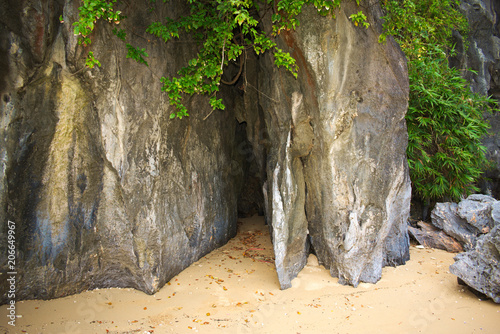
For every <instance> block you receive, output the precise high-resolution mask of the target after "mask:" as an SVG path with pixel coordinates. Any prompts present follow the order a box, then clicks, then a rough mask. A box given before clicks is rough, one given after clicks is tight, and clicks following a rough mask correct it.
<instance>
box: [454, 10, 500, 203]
mask: <svg viewBox="0 0 500 334" xmlns="http://www.w3.org/2000/svg"><path fill="white" fill-rule="evenodd" d="M460 8H461V10H462V12H463V13H464V14H465V15H466V17H467V20H468V21H469V25H470V35H469V38H468V40H467V41H465V40H464V37H462V36H460V35H459V34H458V33H456V32H455V33H454V34H453V37H454V42H455V44H456V49H457V51H458V52H457V56H456V57H455V58H453V59H452V60H451V65H453V66H455V67H457V68H461V69H464V70H465V69H472V70H473V71H475V73H472V72H465V76H466V78H467V79H468V80H469V82H470V83H471V89H472V91H474V92H476V93H480V94H483V95H491V96H493V97H495V98H496V99H497V100H498V99H500V30H499V25H498V22H499V18H500V16H499V14H500V2H498V1H497V0H461V1H460ZM464 43H467V44H468V48H467V52H464V50H465V48H464ZM485 118H486V119H487V120H488V121H489V122H490V125H491V129H490V130H489V135H488V136H486V137H485V138H484V139H483V144H484V146H485V147H486V148H487V157H488V159H490V160H492V161H493V162H495V163H496V167H494V168H492V169H490V170H488V171H486V173H485V174H484V179H483V180H481V182H480V186H481V192H483V193H489V194H491V195H493V197H495V198H497V199H499V198H500V135H499V134H500V114H499V113H496V114H494V115H485Z"/></svg>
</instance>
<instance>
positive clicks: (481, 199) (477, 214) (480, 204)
mask: <svg viewBox="0 0 500 334" xmlns="http://www.w3.org/2000/svg"><path fill="white" fill-rule="evenodd" d="M495 202H496V200H495V199H494V198H493V197H491V196H487V195H481V194H473V195H470V196H469V197H467V199H466V200H463V201H460V203H459V204H458V208H457V213H458V215H459V216H460V217H461V218H463V219H465V220H466V221H467V223H468V224H470V225H472V226H474V227H475V228H476V229H478V230H479V231H480V232H481V233H488V232H489V231H490V229H491V228H492V227H493V219H492V217H491V206H492V205H493V203H495Z"/></svg>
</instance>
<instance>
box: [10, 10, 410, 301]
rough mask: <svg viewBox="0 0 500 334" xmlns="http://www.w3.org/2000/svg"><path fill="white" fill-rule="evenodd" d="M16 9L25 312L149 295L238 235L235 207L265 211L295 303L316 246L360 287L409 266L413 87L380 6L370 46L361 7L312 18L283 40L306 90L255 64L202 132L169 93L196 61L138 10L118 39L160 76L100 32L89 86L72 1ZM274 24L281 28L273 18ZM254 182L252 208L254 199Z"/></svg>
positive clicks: (18, 203)
mask: <svg viewBox="0 0 500 334" xmlns="http://www.w3.org/2000/svg"><path fill="white" fill-rule="evenodd" d="M183 3H184V2H182V4H183ZM182 4H181V2H178V3H176V2H174V3H172V2H169V3H168V4H167V5H164V4H163V3H161V2H159V3H158V4H156V5H155V6H156V10H157V14H158V17H166V16H172V17H175V16H176V15H178V14H179V13H180V12H181V11H183V10H184V9H185V7H184V6H183V5H182ZM7 5H8V6H10V7H9V9H8V10H3V9H4V8H3V7H2V11H0V23H1V25H0V47H1V49H0V62H2V63H6V64H8V66H7V69H8V70H4V71H3V72H2V73H1V74H2V76H1V78H0V79H1V80H0V82H1V83H2V84H1V86H0V88H1V89H2V91H1V93H2V100H1V102H0V103H1V109H0V111H1V117H2V123H1V124H2V128H1V129H0V131H1V133H0V140H1V141H2V145H0V153H1V154H0V159H1V164H0V172H1V174H0V187H1V188H0V204H1V207H0V216H1V218H2V224H1V225H0V226H1V230H0V234H1V235H2V238H3V239H2V240H4V239H5V238H6V222H7V220H11V221H14V222H15V223H16V241H17V244H16V245H17V250H18V258H17V259H18V266H17V271H18V285H17V288H18V298H19V299H21V298H53V297H58V296H64V295H67V294H71V293H75V292H78V291H82V290H85V289H92V288H96V287H134V288H137V289H140V290H142V291H145V292H147V293H153V292H155V291H156V290H157V289H158V288H160V287H161V286H162V285H164V284H165V283H166V282H167V281H168V280H169V279H170V278H171V277H173V276H174V275H175V274H177V273H178V272H180V271H181V270H182V269H183V268H185V267H186V266H188V265H189V264H191V263H192V262H194V261H196V260H197V259H198V258H200V257H201V256H203V255H204V254H205V253H207V252H209V251H210V250H212V249H214V248H216V247H218V246H220V245H222V244H223V243H225V242H227V241H228V239H229V238H231V237H232V236H234V234H235V233H236V219H237V211H238V208H239V209H240V211H242V212H247V213H252V212H260V211H265V214H266V217H267V221H268V223H269V226H270V228H271V231H272V234H273V242H274V250H275V258H276V268H277V271H278V277H279V280H280V283H281V286H282V288H287V287H289V286H290V281H291V280H292V279H293V277H295V276H296V274H297V273H298V271H299V270H300V269H301V268H302V267H303V266H304V265H305V263H306V258H307V255H308V253H309V251H310V248H311V247H312V248H313V251H314V252H315V253H316V254H317V255H318V258H319V260H320V261H321V263H322V264H324V265H325V266H327V267H328V268H330V271H331V273H332V275H333V276H336V277H339V278H340V281H341V282H342V283H346V284H352V285H355V286H356V285H357V284H358V283H359V282H361V281H363V282H372V283H373V282H376V281H377V280H378V279H379V278H380V275H381V269H382V267H383V266H384V265H397V264H401V263H404V262H405V261H406V260H407V259H408V246H409V244H408V234H407V227H406V226H407V225H406V221H407V218H408V214H409V199H410V183H409V178H408V167H407V163H406V156H405V149H406V142H407V134H406V127H405V122H404V115H405V112H406V108H407V97H408V78H407V73H406V64H405V60H404V56H403V54H402V53H401V51H400V50H399V48H398V47H397V46H396V44H395V43H394V42H393V41H392V40H389V41H388V43H387V44H385V45H382V44H378V43H377V39H378V34H379V33H380V21H379V18H380V16H381V13H380V8H379V7H378V4H377V3H376V2H371V1H367V2H366V3H365V5H369V6H365V7H363V8H367V12H366V14H367V16H368V20H369V22H370V24H371V26H370V28H369V29H364V28H359V27H355V26H354V25H353V24H352V23H351V22H350V20H349V19H348V16H349V15H350V14H352V13H354V12H355V11H356V10H358V8H357V7H356V6H355V5H354V4H350V3H346V4H345V6H344V7H343V9H342V11H340V12H339V13H338V14H337V19H336V20H334V19H331V18H320V17H319V16H317V14H316V13H315V12H314V11H313V10H311V9H310V8H309V9H306V11H305V13H304V14H303V15H302V18H301V22H302V26H301V27H300V29H299V30H298V31H297V32H296V33H292V32H287V33H285V34H283V35H282V36H281V37H280V38H279V43H280V46H281V47H282V48H283V49H286V50H289V51H290V52H291V53H292V55H293V56H294V57H295V58H296V59H297V61H298V64H299V67H300V69H299V71H300V74H299V79H298V80H295V79H293V77H292V76H291V75H290V74H289V73H287V72H285V71H283V70H278V69H276V68H275V66H274V65H273V60H272V56H271V55H265V56H261V57H256V56H250V55H249V56H248V58H247V59H246V62H245V66H246V69H245V73H246V74H245V76H244V77H243V76H242V77H241V78H240V80H239V81H238V82H237V83H236V84H234V85H233V86H230V87H225V88H224V89H223V91H222V95H223V98H224V100H225V103H226V106H227V110H228V111H225V112H218V111H216V112H214V113H213V114H211V115H210V117H208V118H207V119H206V120H203V119H204V118H205V116H206V115H208V114H209V113H210V109H209V106H208V101H207V100H206V99H203V98H199V97H194V98H191V99H190V100H189V101H188V103H189V109H190V113H191V117H189V118H187V119H183V120H174V121H170V120H168V117H166V115H169V113H170V109H169V108H170V107H169V106H168V103H167V101H166V99H167V97H166V96H165V95H164V94H162V93H161V87H160V82H159V77H160V76H162V75H166V76H170V75H173V74H175V72H176V71H177V70H178V69H179V68H180V67H181V66H182V65H183V64H184V63H185V62H186V60H187V59H189V57H190V56H193V55H194V52H195V51H196V50H195V49H194V48H193V45H195V44H192V43H176V42H175V41H174V42H172V43H169V44H167V45H165V44H164V43H162V42H161V41H159V40H156V39H154V38H151V36H146V35H144V36H143V35H141V34H142V31H144V29H143V28H144V25H145V24H146V22H148V20H147V16H148V15H149V11H148V8H147V7H146V6H145V5H144V4H143V3H135V2H129V3H126V4H123V6H125V8H123V10H124V12H126V13H127V15H128V18H127V20H124V22H122V24H123V25H124V26H123V28H125V29H128V30H130V31H133V33H131V34H129V38H131V39H132V40H131V42H133V43H134V44H135V45H137V46H139V47H144V48H146V51H147V52H148V54H149V55H150V57H149V67H144V66H143V65H139V64H137V63H135V62H133V61H132V60H130V59H126V57H125V52H126V51H125V48H124V46H123V44H121V42H120V41H119V40H117V39H116V38H113V35H112V33H111V27H109V26H107V25H105V24H101V25H98V27H97V29H96V31H95V33H94V36H93V39H94V42H93V44H92V50H93V51H94V54H95V56H96V57H97V58H98V59H99V60H100V61H101V63H102V67H100V68H99V67H96V68H94V69H87V68H85V67H84V60H83V59H84V55H85V54H86V52H87V51H88V49H87V48H83V47H82V46H80V45H78V43H77V40H76V37H75V36H74V35H73V33H72V27H71V22H74V21H75V20H76V15H77V2H74V1H62V0H61V1H55V2H46V1H26V2H16V3H14V1H8V4H7ZM2 6H4V7H5V6H6V5H4V4H2ZM61 15H62V17H63V18H64V21H65V22H64V23H62V24H61V23H59V20H58V18H59V16H61ZM35 18H36V19H35ZM262 19H263V21H262V22H263V28H264V29H269V22H270V17H269V14H267V15H266V16H264V17H263V18H262ZM239 123H241V124H239ZM244 183H251V187H250V189H251V191H249V192H248V193H243V194H242V192H241V189H242V186H243V185H244ZM261 189H263V190H262V191H261ZM252 193H253V194H254V195H250V194H252ZM237 199H239V201H240V203H239V205H238V203H237V201H238V200H237ZM4 241H5V240H4ZM6 245H7V243H6V242H3V241H2V242H1V244H0V247H6ZM0 251H1V254H2V256H4V254H6V251H5V248H2V249H0ZM0 262H1V263H0V264H1V266H2V268H3V269H2V270H5V264H6V262H5V258H1V261H0ZM2 284H4V282H2ZM2 291H6V290H2ZM3 298H5V296H4V297H3Z"/></svg>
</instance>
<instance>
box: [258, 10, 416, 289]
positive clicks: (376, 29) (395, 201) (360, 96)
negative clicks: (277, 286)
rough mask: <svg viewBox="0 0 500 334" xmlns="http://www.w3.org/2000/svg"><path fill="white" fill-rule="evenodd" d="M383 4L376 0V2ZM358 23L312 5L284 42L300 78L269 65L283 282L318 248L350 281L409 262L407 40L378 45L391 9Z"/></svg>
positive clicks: (270, 176) (271, 170)
mask: <svg viewBox="0 0 500 334" xmlns="http://www.w3.org/2000/svg"><path fill="white" fill-rule="evenodd" d="M370 4H371V3H370ZM371 5H374V6H367V7H364V8H371V9H370V10H367V14H368V18H369V22H370V24H371V26H370V28H369V29H364V28H358V27H355V26H354V25H353V24H352V22H350V20H349V19H348V16H349V15H350V14H352V13H354V11H355V10H357V7H356V6H355V5H350V4H345V6H344V7H343V9H342V10H341V11H340V12H339V13H338V15H337V18H336V19H335V20H334V19H330V18H321V17H318V15H317V14H316V12H315V11H314V10H313V9H310V8H309V9H307V10H305V12H304V13H303V15H302V17H301V26H300V28H299V29H298V30H297V32H296V33H293V32H289V33H284V34H283V35H282V38H281V39H280V43H281V46H282V47H283V48H284V49H286V50H289V51H290V52H291V54H292V55H293V56H294V58H295V59H297V63H298V65H299V73H300V74H299V78H298V79H297V80H295V79H293V78H292V77H291V75H289V74H288V73H286V72H284V71H281V70H276V69H275V68H274V65H273V64H272V59H271V58H270V56H269V57H267V58H265V59H264V60H263V61H262V62H261V68H260V71H261V73H264V74H260V75H259V79H258V81H257V83H252V84H253V85H255V86H256V87H258V89H259V90H260V91H261V92H266V95H267V96H266V95H264V94H260V95H258V98H259V101H260V106H261V109H262V110H264V118H265V124H266V129H267V133H268V136H269V145H268V151H269V155H268V160H267V182H266V184H265V187H264V188H265V194H266V196H267V198H268V202H267V207H268V210H267V217H268V221H269V222H271V227H272V234H273V243H274V248H275V255H276V268H277V271H278V276H279V279H280V283H281V286H282V288H287V287H289V286H290V284H291V283H290V282H291V280H292V279H293V278H294V277H295V276H296V275H297V273H298V272H299V271H300V270H301V269H302V267H303V266H304V265H305V263H306V258H307V255H308V252H309V248H310V246H311V245H312V247H313V250H314V252H316V254H317V255H318V259H319V261H320V262H321V263H322V264H323V265H325V266H326V267H328V268H329V269H330V271H331V274H332V276H335V277H339V279H340V282H342V283H345V284H352V285H354V286H356V285H358V283H359V282H371V283H374V282H376V281H377V280H378V279H379V278H380V275H381V270H382V267H383V266H385V265H397V264H402V263H404V262H405V261H406V260H407V259H408V258H409V254H408V243H409V242H408V234H407V225H406V221H407V218H408V215H409V203H410V193H411V191H410V181H409V177H408V167H407V162H406V155H405V149H406V143H407V133H406V125H405V121H404V116H405V113H406V109H407V98H408V77H407V71H406V63H405V58H404V56H403V54H402V53H401V51H400V50H399V48H398V47H397V46H396V44H395V43H394V42H393V41H392V40H390V41H389V42H388V43H387V44H386V45H382V44H379V43H378V42H377V39H378V35H379V33H380V21H379V17H380V11H379V7H378V5H377V4H371Z"/></svg>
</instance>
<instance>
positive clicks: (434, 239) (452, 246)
mask: <svg viewBox="0 0 500 334" xmlns="http://www.w3.org/2000/svg"><path fill="white" fill-rule="evenodd" d="M417 226H418V228H416V227H413V226H408V232H409V233H410V235H411V236H412V237H413V238H415V240H417V241H418V243H419V244H420V245H423V246H425V247H427V248H437V249H443V250H445V251H448V252H452V253H459V252H463V251H464V249H463V247H462V245H461V244H460V243H458V242H457V241H456V240H455V239H453V238H452V237H450V236H449V235H447V234H446V233H445V232H443V231H442V230H440V229H438V228H436V227H434V226H432V225H431V224H428V223H425V222H418V223H417Z"/></svg>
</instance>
